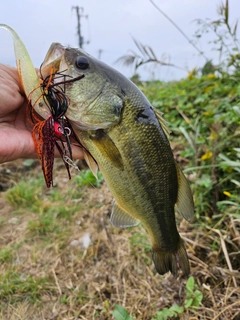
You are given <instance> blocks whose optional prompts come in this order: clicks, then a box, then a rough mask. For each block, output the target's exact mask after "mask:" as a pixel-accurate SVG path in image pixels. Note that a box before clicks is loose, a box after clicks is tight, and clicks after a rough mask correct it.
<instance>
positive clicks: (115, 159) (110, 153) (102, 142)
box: [91, 130, 124, 171]
mask: <svg viewBox="0 0 240 320" xmlns="http://www.w3.org/2000/svg"><path fill="white" fill-rule="evenodd" d="M91 139H92V141H93V142H94V145H95V146H96V147H97V148H98V150H99V151H100V152H101V154H102V155H103V157H105V158H106V159H107V160H108V161H109V162H110V163H111V164H112V165H113V166H114V167H116V168H118V169H119V170H121V171H123V169H124V166H123V160H122V156H121V154H120V152H119V150H118V148H117V147H116V145H115V143H114V142H113V141H112V139H111V138H110V137H109V136H108V134H107V133H105V132H104V131H103V130H98V131H97V133H96V135H95V136H93V137H91Z"/></svg>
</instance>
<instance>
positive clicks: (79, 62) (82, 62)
mask: <svg viewBox="0 0 240 320" xmlns="http://www.w3.org/2000/svg"><path fill="white" fill-rule="evenodd" d="M75 64H76V67H77V68H78V69H80V70H86V69H87V68H88V67H89V61H88V59H87V58H86V57H83V56H78V57H77V58H76V61H75Z"/></svg>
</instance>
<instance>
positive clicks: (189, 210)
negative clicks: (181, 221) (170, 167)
mask: <svg viewBox="0 0 240 320" xmlns="http://www.w3.org/2000/svg"><path fill="white" fill-rule="evenodd" d="M176 170H177V177H178V195H177V202H176V205H177V211H178V212H179V213H180V214H181V215H182V216H183V217H184V218H185V219H186V220H187V221H191V220H192V217H193V214H194V203H193V196H192V191H191V188H190V186H189V183H188V181H187V179H186V177H185V176H184V174H183V172H182V170H181V169H180V167H179V165H178V164H177V163H176Z"/></svg>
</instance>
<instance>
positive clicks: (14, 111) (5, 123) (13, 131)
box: [0, 64, 83, 163]
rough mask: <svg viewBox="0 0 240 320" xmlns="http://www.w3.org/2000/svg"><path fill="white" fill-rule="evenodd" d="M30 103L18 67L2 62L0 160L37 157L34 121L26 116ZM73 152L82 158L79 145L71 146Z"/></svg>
mask: <svg viewBox="0 0 240 320" xmlns="http://www.w3.org/2000/svg"><path fill="white" fill-rule="evenodd" d="M27 104H28V102H27V99H26V97H25V95H24V92H23V91H22V89H21V85H20V81H19V76H18V72H17V70H16V69H15V68H13V67H10V66H6V65H3V64H0V163H3V162H7V161H11V160H16V159H18V158H37V152H36V150H35V146H34V142H33V138H32V135H31V130H32V125H31V124H30V123H29V121H28V120H27V110H26V108H27ZM72 152H73V158H75V159H80V158H83V151H82V149H81V148H80V147H78V146H72ZM56 156H59V154H57V153H56Z"/></svg>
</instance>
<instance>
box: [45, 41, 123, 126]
mask: <svg viewBox="0 0 240 320" xmlns="http://www.w3.org/2000/svg"><path fill="white" fill-rule="evenodd" d="M50 69H51V72H53V74H54V84H57V83H59V84H60V85H61V87H62V90H63V91H64V93H65V94H66V96H67V98H68V100H69V106H68V109H67V112H66V114H65V116H66V117H67V118H68V120H69V121H70V122H71V124H74V125H75V126H76V127H78V128H80V129H81V130H97V129H106V128H109V127H112V126H114V125H117V124H118V123H119V122H120V121H121V114H122V110H123V105H124V94H123V92H122V90H121V86H120V85H119V83H118V81H116V79H114V73H116V71H115V70H114V73H113V72H112V70H113V69H111V68H110V67H109V66H107V65H105V64H104V63H102V62H101V61H98V60H96V59H95V58H93V57H92V56H90V55H89V54H87V53H86V52H84V51H83V50H80V49H74V48H67V47H64V46H62V45H61V44H59V43H53V44H52V45H51V47H50V49H49V51H48V53H47V55H46V58H45V60H44V62H43V64H42V66H41V75H42V77H43V78H45V77H46V76H47V75H49V74H50ZM81 75H83V76H84V77H83V78H81V79H79V77H80V76H81ZM113 79H114V81H113ZM64 82H65V83H64Z"/></svg>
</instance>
